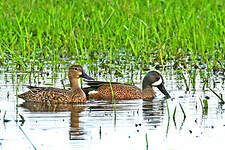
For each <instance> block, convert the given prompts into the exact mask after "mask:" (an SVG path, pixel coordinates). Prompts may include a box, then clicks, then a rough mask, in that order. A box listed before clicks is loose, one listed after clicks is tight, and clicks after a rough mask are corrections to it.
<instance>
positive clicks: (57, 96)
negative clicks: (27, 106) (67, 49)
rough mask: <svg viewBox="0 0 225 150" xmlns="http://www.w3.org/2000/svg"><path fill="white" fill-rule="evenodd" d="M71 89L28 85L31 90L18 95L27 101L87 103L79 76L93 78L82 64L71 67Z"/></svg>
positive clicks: (69, 74)
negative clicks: (84, 69) (85, 71)
mask: <svg viewBox="0 0 225 150" xmlns="http://www.w3.org/2000/svg"><path fill="white" fill-rule="evenodd" d="M68 76H69V80H70V86H71V89H70V90H65V89H59V88H53V87H34V86H27V87H28V88H29V89H30V90H29V91H27V92H25V93H23V94H20V95H19V96H18V97H19V98H22V99H24V100H25V101H32V102H42V103H46V102H47V103H85V102H86V99H87V98H86V95H85V93H84V92H83V90H82V89H81V88H80V86H79V78H80V77H82V78H86V79H88V80H89V79H90V80H92V78H91V77H89V76H88V75H87V74H86V73H84V71H83V68H82V67H81V66H80V65H72V66H71V67H70V68H69V73H68Z"/></svg>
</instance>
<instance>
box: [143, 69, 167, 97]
mask: <svg viewBox="0 0 225 150" xmlns="http://www.w3.org/2000/svg"><path fill="white" fill-rule="evenodd" d="M149 87H150V88H152V87H157V88H158V89H159V90H160V91H161V92H162V93H163V94H164V95H165V96H166V97H167V98H170V95H169V93H168V92H167V91H166V89H165V87H164V80H163V77H162V75H161V74H160V73H158V72H157V71H150V72H148V73H147V74H146V75H145V77H144V79H143V83H142V90H144V89H146V88H149Z"/></svg>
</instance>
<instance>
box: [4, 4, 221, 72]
mask: <svg viewBox="0 0 225 150" xmlns="http://www.w3.org/2000/svg"><path fill="white" fill-rule="evenodd" d="M224 6H225V1H224V0H217V1H214V0H203V1H202V0H194V1H192V0H180V1H175V0H167V1H158V0H152V1H149V0H146V1H140V0H138V1H136V0H124V1H121V0H99V1H91V0H86V1H69V0H58V1H52V0H42V1H38V0H32V1H28V0H20V1H15V0H6V1H1V2H0V35H1V39H0V43H1V44H0V59H1V65H3V66H7V65H9V63H10V64H14V65H15V66H16V69H22V70H24V71H32V69H33V68H35V67H34V66H38V67H37V68H36V69H37V70H43V68H44V67H45V62H46V61H47V62H51V63H52V67H53V68H56V69H57V65H58V64H64V63H66V62H67V61H70V60H75V61H76V63H79V64H82V65H83V64H88V65H94V64H96V63H97V62H102V63H104V65H105V66H106V67H107V66H108V65H109V63H108V61H107V60H109V53H108V51H109V50H110V49H113V51H112V63H113V64H114V63H115V64H118V63H120V64H121V65H123V64H124V63H125V62H135V65H137V66H139V65H140V66H143V65H146V64H147V65H149V64H154V65H155V64H157V63H158V64H160V65H161V66H162V67H164V66H165V65H166V64H167V63H168V62H169V61H174V62H185V61H186V58H187V56H188V57H189V58H188V59H189V60H190V61H191V62H192V65H195V66H197V65H199V66H201V64H206V66H207V68H209V70H210V69H220V67H222V68H224V60H225V59H224V57H225V55H224V54H225V49H224V44H225V34H224V32H225V20H224V19H223V18H225V9H224ZM221 64H222V65H221ZM204 67H205V66H204ZM89 69H90V68H89Z"/></svg>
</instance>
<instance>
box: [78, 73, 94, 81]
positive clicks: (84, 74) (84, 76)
mask: <svg viewBox="0 0 225 150" xmlns="http://www.w3.org/2000/svg"><path fill="white" fill-rule="evenodd" d="M80 77H82V78H85V79H88V80H94V78H92V77H89V76H88V75H87V74H86V73H85V72H82V75H81V76H80Z"/></svg>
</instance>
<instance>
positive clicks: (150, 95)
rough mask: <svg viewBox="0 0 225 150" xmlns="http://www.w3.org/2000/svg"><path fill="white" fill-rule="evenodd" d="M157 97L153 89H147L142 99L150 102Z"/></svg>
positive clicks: (143, 90) (143, 92) (144, 90)
mask: <svg viewBox="0 0 225 150" xmlns="http://www.w3.org/2000/svg"><path fill="white" fill-rule="evenodd" d="M154 97H155V92H154V90H153V89H152V87H150V86H149V87H146V88H144V89H142V98H143V99H145V100H150V99H153V98H154Z"/></svg>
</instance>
